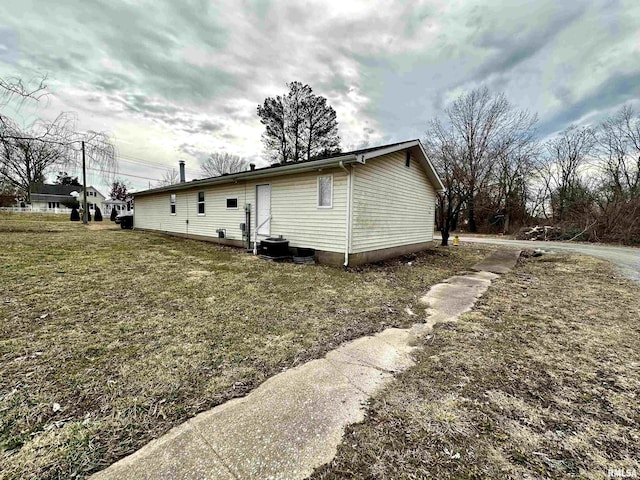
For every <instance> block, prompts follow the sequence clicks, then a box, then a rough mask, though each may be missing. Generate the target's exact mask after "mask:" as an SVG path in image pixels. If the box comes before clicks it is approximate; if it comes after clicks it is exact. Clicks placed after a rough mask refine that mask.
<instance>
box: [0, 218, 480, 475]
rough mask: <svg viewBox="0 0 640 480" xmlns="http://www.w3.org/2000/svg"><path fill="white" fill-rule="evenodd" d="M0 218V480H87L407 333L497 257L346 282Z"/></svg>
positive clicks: (423, 265) (455, 254)
mask: <svg viewBox="0 0 640 480" xmlns="http://www.w3.org/2000/svg"><path fill="white" fill-rule="evenodd" d="M0 215H1V216H0V243H1V244H2V249H1V252H0V284H1V285H2V290H1V293H0V320H1V322H0V478H2V479H24V478H34V479H35V478H37V479H53V478H76V477H85V476H86V475H87V474H89V473H91V472H94V471H96V470H99V469H102V468H104V467H106V466H107V465H109V464H111V463H112V462H114V461H115V460H117V459H119V458H121V457H123V456H125V455H127V454H129V453H132V452H133V451H135V450H136V449H138V448H139V447H141V446H142V445H144V444H145V443H147V442H148V441H149V440H151V439H153V438H157V437H158V436H160V435H162V434H163V433H165V432H166V431H168V430H169V429H170V428H171V427H173V426H175V425H176V424H179V423H181V422H183V421H184V420H186V419H187V418H189V417H192V416H194V415H195V414H196V413H198V412H201V411H203V410H206V409H208V408H211V407H213V406H215V405H217V404H219V403H221V402H224V401H225V400H228V399H230V398H233V397H237V396H241V395H245V394H246V393H247V392H248V391H250V390H251V389H253V388H255V387H256V386H257V385H258V384H260V383H261V382H262V381H264V380H265V379H266V378H268V377H269V376H271V375H273V374H275V373H277V372H279V371H282V370H283V369H286V368H290V367H292V366H294V365H297V364H300V363H302V362H305V361H307V360H309V359H311V358H316V357H319V356H321V355H323V354H324V353H325V352H327V351H328V350H330V349H332V348H335V347H336V346H337V345H338V344H340V343H341V342H344V341H346V340H350V339H353V338H356V337H360V336H362V335H366V334H369V333H371V332H374V331H378V330H381V329H384V328H385V327H389V326H393V325H397V326H404V325H408V324H410V323H412V322H413V321H414V320H415V317H410V316H409V315H408V314H406V313H405V308H406V307H407V306H409V307H412V306H413V308H414V309H415V310H416V311H417V306H416V303H417V299H418V298H419V296H420V295H422V294H423V293H424V292H425V291H426V290H428V288H429V286H430V285H432V284H433V283H436V282H438V281H440V280H442V279H444V278H446V277H448V276H449V275H451V274H452V273H454V272H456V271H459V270H463V269H465V268H468V267H469V266H470V265H472V264H473V263H475V262H476V261H478V260H479V259H480V258H482V257H483V256H484V255H485V254H487V252H489V251H490V250H491V247H485V246H470V247H463V248H460V249H457V250H454V249H451V250H446V249H439V248H436V247H435V246H434V248H433V249H432V250H429V251H426V252H424V253H422V254H420V255H417V256H415V257H412V258H405V259H399V260H397V261H394V262H389V263H386V264H384V265H373V266H369V267H365V268H358V269H352V270H346V271H345V270H344V269H339V268H333V267H326V266H298V265H293V264H277V263H269V262H265V261H262V260H258V259H256V258H254V257H252V256H250V255H246V254H243V253H240V252H239V251H238V250H233V249H229V248H222V247H218V246H215V245H213V244H210V243H203V242H197V241H191V240H183V239H177V238H171V237H166V236H162V235H156V234H151V233H144V232H136V231H122V230H120V229H119V228H118V227H115V228H114V227H113V225H112V224H110V223H109V222H108V221H107V222H104V223H103V224H102V225H97V224H91V226H90V227H85V226H83V225H81V224H77V223H71V222H68V221H66V217H62V218H61V217H38V216H31V215H6V214H5V215H2V214H0ZM409 261H411V264H409V263H408V262H409Z"/></svg>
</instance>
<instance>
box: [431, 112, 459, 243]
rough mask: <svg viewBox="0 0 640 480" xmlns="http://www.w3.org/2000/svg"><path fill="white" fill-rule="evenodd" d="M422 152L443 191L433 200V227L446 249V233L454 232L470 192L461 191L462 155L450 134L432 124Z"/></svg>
mask: <svg viewBox="0 0 640 480" xmlns="http://www.w3.org/2000/svg"><path fill="white" fill-rule="evenodd" d="M425 151H426V152H427V156H428V158H429V160H430V161H431V163H432V164H433V165H434V166H435V168H436V170H437V171H438V174H439V176H440V179H441V180H442V183H443V184H444V187H445V191H444V192H439V193H438V195H437V199H436V224H437V228H438V230H439V231H440V233H441V234H442V246H445V247H446V246H447V245H448V244H449V232H450V231H452V230H455V228H456V224H457V222H458V218H459V216H460V212H461V211H462V208H463V206H464V204H465V202H466V201H467V200H468V196H469V190H468V189H467V188H465V187H464V178H463V171H464V169H463V165H462V161H461V159H462V154H461V153H462V152H461V150H460V147H459V145H458V144H457V143H456V142H455V139H454V138H453V136H452V135H451V132H450V131H449V130H446V129H444V128H443V127H442V125H441V124H440V123H439V122H438V121H435V120H434V121H433V122H432V123H431V130H430V132H429V134H428V136H427V138H426V139H425Z"/></svg>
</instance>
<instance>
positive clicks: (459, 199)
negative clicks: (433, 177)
mask: <svg viewBox="0 0 640 480" xmlns="http://www.w3.org/2000/svg"><path fill="white" fill-rule="evenodd" d="M536 122H537V117H536V115H533V114H531V113H529V112H527V111H524V110H519V109H517V108H516V107H515V106H514V105H513V104H511V103H510V102H509V101H508V100H507V98H506V97H505V96H504V94H497V95H496V94H492V93H491V92H489V90H488V89H486V88H485V89H477V90H473V91H471V92H469V93H465V94H463V95H461V96H460V97H459V98H457V99H456V100H455V101H454V102H453V103H452V104H451V106H450V107H449V108H447V109H446V110H445V113H444V118H443V119H434V120H432V121H431V122H430V124H429V128H428V130H427V134H426V139H425V142H424V143H425V148H426V150H427V154H428V156H429V159H430V161H431V162H432V163H433V164H434V165H435V167H436V169H437V170H438V172H439V174H440V177H441V179H442V181H443V183H444V185H445V187H446V190H445V191H444V192H441V193H439V194H438V198H437V214H436V223H437V228H438V229H439V230H440V231H441V232H442V236H443V244H446V243H447V239H448V236H449V232H450V231H454V230H464V231H468V232H507V233H514V232H516V231H517V230H518V229H519V228H520V227H523V226H527V225H532V224H545V225H554V226H558V227H560V229H561V232H562V236H563V237H564V238H566V239H569V238H571V239H579V240H587V241H607V242H622V243H625V244H633V243H640V116H638V115H637V114H635V113H634V112H633V110H632V109H631V108H629V107H625V108H623V109H622V110H621V111H620V112H618V113H617V114H615V115H613V116H611V117H609V118H606V119H604V120H603V121H602V122H601V123H600V124H598V125H594V126H570V127H569V128H567V129H566V130H564V131H562V132H560V133H558V134H557V135H555V136H553V137H551V138H549V139H546V140H544V141H543V140H540V139H539V138H538V135H537V132H536V129H535V127H536Z"/></svg>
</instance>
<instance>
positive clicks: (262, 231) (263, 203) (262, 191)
mask: <svg viewBox="0 0 640 480" xmlns="http://www.w3.org/2000/svg"><path fill="white" fill-rule="evenodd" d="M270 216H271V185H257V186H256V232H257V233H258V235H267V236H269V235H270V234H271V233H270V232H271V219H270V218H269V217H270Z"/></svg>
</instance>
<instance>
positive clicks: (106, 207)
mask: <svg viewBox="0 0 640 480" xmlns="http://www.w3.org/2000/svg"><path fill="white" fill-rule="evenodd" d="M114 208H115V209H116V214H117V215H120V214H121V213H123V212H126V211H127V202H125V201H124V200H117V199H114V198H107V199H106V200H105V201H104V202H102V216H103V217H109V216H110V215H111V210H113V209H114Z"/></svg>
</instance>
